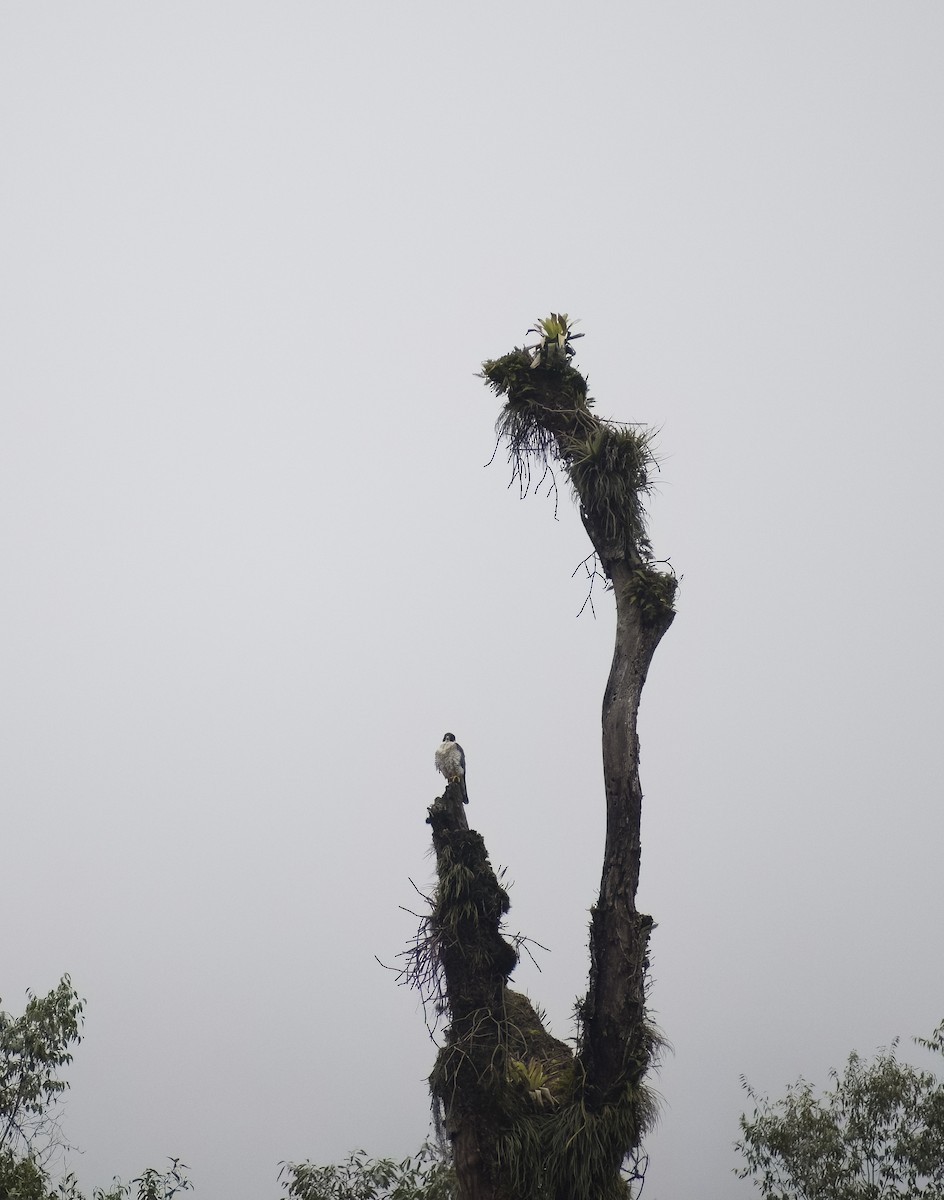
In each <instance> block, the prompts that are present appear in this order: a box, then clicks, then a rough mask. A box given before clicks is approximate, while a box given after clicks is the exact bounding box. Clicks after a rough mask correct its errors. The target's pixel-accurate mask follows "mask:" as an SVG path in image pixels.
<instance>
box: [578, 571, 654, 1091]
mask: <svg viewBox="0 0 944 1200" xmlns="http://www.w3.org/2000/svg"><path fill="white" fill-rule="evenodd" d="M639 570H640V568H639V567H638V566H634V565H633V564H630V563H626V562H625V561H624V562H622V563H615V564H610V567H609V574H610V578H611V579H612V581H613V590H614V593H615V597H616V645H615V649H614V653H613V662H612V665H611V667H610V676H609V680H608V682H607V686H606V692H605V694H604V698H603V776H604V786H605V789H606V845H605V849H604V856H603V871H602V876H601V880H600V895H599V898H598V900H597V903H596V905H595V906H594V909H593V915H592V919H591V925H590V987H589V991H588V994H587V999H586V1002H585V1005H584V1009H583V1025H584V1028H583V1040H582V1045H581V1060H582V1061H583V1064H584V1067H585V1069H586V1078H587V1090H588V1101H589V1102H591V1103H592V1104H593V1105H594V1106H599V1105H601V1104H607V1103H612V1102H614V1101H615V1100H617V1099H618V1098H619V1096H620V1094H621V1093H625V1090H626V1087H627V1085H630V1086H633V1087H634V1086H636V1085H638V1083H639V1082H640V1081H641V1079H642V1076H643V1075H644V1074H645V1071H646V1068H647V1066H648V1063H649V1058H650V1053H651V1049H652V1047H651V1041H650V1038H649V1035H648V1033H647V1029H646V1024H645V976H646V967H647V965H648V959H647V948H648V942H649V933H650V930H651V929H652V918H651V917H649V916H646V915H645V914H643V913H639V912H637V910H636V890H637V888H638V885H639V865H640V852H641V845H640V825H641V819H642V787H641V784H640V780H639V737H638V734H637V730H636V720H637V715H638V712H639V700H640V695H641V693H642V688H643V685H644V683H645V682H646V674H647V672H648V670H649V664H650V663H651V661H652V656H653V654H654V653H655V650H656V647H657V646H658V644H659V642H660V641H661V639H662V636H663V635H664V633H665V632H666V630H667V629H668V627H669V625H670V624H671V622H672V618H673V615H674V614H673V613H672V612H671V611H665V612H663V613H662V614H660V615H659V616H658V617H657V619H655V620H653V621H646V620H645V619H644V616H643V610H642V609H641V607H640V604H639V599H638V579H639V576H638V571H639Z"/></svg>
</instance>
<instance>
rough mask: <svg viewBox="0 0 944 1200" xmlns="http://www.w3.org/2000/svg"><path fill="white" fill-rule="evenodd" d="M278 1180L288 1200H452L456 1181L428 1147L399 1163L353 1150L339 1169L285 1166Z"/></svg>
mask: <svg viewBox="0 0 944 1200" xmlns="http://www.w3.org/2000/svg"><path fill="white" fill-rule="evenodd" d="M279 1179H280V1180H281V1182H282V1186H283V1187H284V1188H285V1190H286V1193H287V1195H288V1196H289V1197H291V1200H453V1198H454V1196H455V1190H456V1189H455V1175H454V1173H453V1171H452V1168H451V1167H450V1166H448V1165H447V1163H446V1162H445V1160H444V1158H443V1156H442V1155H441V1154H440V1153H439V1152H438V1151H437V1150H436V1148H435V1147H434V1146H431V1145H429V1143H427V1144H426V1145H425V1146H423V1148H422V1149H421V1150H420V1152H419V1154H417V1155H415V1156H414V1157H412V1158H405V1159H403V1160H402V1161H401V1162H397V1161H396V1160H394V1159H392V1158H368V1157H367V1156H366V1155H365V1153H364V1151H363V1150H355V1151H354V1152H353V1153H352V1154H350V1155H349V1156H348V1157H347V1158H346V1159H345V1160H344V1162H342V1163H334V1164H331V1165H329V1166H316V1165H314V1164H313V1163H309V1162H305V1163H284V1164H283V1166H282V1170H281V1171H280V1172H279Z"/></svg>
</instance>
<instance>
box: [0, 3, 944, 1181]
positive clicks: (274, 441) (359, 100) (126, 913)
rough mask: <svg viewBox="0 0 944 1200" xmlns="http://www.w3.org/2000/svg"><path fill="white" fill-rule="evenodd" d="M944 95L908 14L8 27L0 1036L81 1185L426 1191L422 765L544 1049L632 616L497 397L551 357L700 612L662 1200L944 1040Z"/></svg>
mask: <svg viewBox="0 0 944 1200" xmlns="http://www.w3.org/2000/svg"><path fill="white" fill-rule="evenodd" d="M942 60H944V12H942V9H941V7H940V6H939V5H937V4H932V3H929V2H923V3H922V2H915V3H912V4H908V5H900V4H891V3H871V4H866V5H863V4H859V3H852V2H828V3H823V4H815V5H813V4H809V5H801V4H788V5H769V4H757V3H748V2H746V0H740V2H732V0H723V2H721V3H714V4H711V5H702V4H694V3H665V4H659V5H655V4H647V3H637V2H629V3H622V4H616V3H589V4H586V5H583V6H581V7H579V8H574V7H573V6H568V5H563V4H559V3H550V4H544V5H540V6H526V5H508V4H497V3H485V4H477V5H462V6H453V5H443V4H431V3H405V4H399V5H387V4H380V3H373V4H351V5H345V6H341V5H326V4H312V3H299V2H297V0H295V2H293V0H286V2H282V3H279V4H277V5H271V4H266V5H263V4H250V3H241V2H239V0H230V2H228V3H210V2H205V0H192V2H190V3H187V4H182V3H173V2H171V3H163V4H160V5H155V4H152V5H126V4H118V3H99V2H96V0H88V2H86V3H83V4H76V5H38V4H28V3H9V4H6V5H4V6H3V7H2V8H0V105H2V109H0V111H2V114H3V119H2V122H0V149H2V162H3V171H2V179H3V182H2V190H0V197H2V213H3V217H2V234H0V236H2V263H3V266H2V271H0V296H2V304H3V313H2V321H0V356H2V358H0V362H2V431H0V534H2V544H3V547H4V549H3V559H4V564H5V572H4V574H5V582H4V586H3V589H2V592H0V654H2V677H3V687H2V704H3V713H2V729H3V738H2V742H3V753H2V759H0V761H2V793H3V812H4V818H3V833H4V836H3V842H2V867H0V911H2V912H3V914H4V922H3V924H4V929H5V937H4V952H3V954H2V956H0V996H2V998H3V1008H4V1009H5V1010H7V1011H13V1012H19V1011H21V1009H22V1006H23V1003H24V1001H25V991H26V989H27V988H32V989H33V990H34V991H36V992H45V991H46V990H48V989H49V988H51V987H53V986H54V985H55V983H56V981H57V980H58V978H59V976H60V975H61V974H62V973H63V972H64V971H68V972H70V973H71V975H72V978H73V980H74V982H75V984H76V986H77V987H78V989H79V991H80V992H81V994H82V995H83V996H85V997H87V999H88V1009H87V1023H86V1030H85V1034H86V1036H85V1039H84V1041H83V1043H82V1045H81V1046H80V1047H78V1049H77V1051H76V1055H75V1062H74V1064H73V1066H72V1068H71V1069H70V1072H69V1078H70V1080H71V1083H72V1089H71V1092H70V1094H69V1099H68V1102H67V1105H66V1107H65V1111H64V1117H63V1128H64V1132H65V1134H66V1136H67V1137H68V1138H69V1139H70V1140H71V1141H72V1142H74V1143H75V1144H76V1145H77V1146H78V1147H80V1148H81V1149H82V1150H83V1151H84V1153H83V1154H81V1155H78V1154H76V1155H74V1156H73V1157H72V1160H71V1161H72V1165H73V1166H74V1168H75V1170H76V1172H77V1174H78V1175H79V1178H80V1181H81V1182H82V1184H83V1186H85V1187H87V1188H88V1189H89V1190H90V1189H91V1187H92V1186H93V1185H95V1184H102V1183H105V1182H107V1181H108V1180H109V1179H110V1177H111V1175H112V1174H113V1173H115V1172H117V1173H119V1174H121V1175H122V1176H124V1177H125V1178H128V1177H130V1176H131V1175H133V1174H135V1173H137V1172H139V1171H140V1170H141V1169H142V1168H143V1167H144V1166H146V1165H155V1166H160V1165H162V1163H163V1162H164V1160H165V1158H166V1156H168V1155H177V1156H179V1157H180V1158H182V1159H183V1160H184V1161H185V1162H186V1163H188V1164H189V1165H190V1167H191V1175H192V1178H193V1180H194V1182H195V1184H196V1188H197V1191H196V1194H197V1195H198V1196H202V1197H208V1198H212V1197H217V1196H227V1197H233V1198H234V1200H262V1198H264V1197H272V1198H273V1200H274V1197H275V1196H276V1195H277V1193H278V1188H277V1184H276V1176H277V1172H278V1164H279V1162H280V1161H281V1160H285V1159H296V1160H297V1159H304V1158H311V1159H313V1160H315V1161H321V1162H324V1161H331V1160H334V1159H337V1158H340V1157H341V1156H343V1155H344V1154H345V1153H346V1152H347V1151H348V1150H350V1149H352V1148H354V1147H356V1146H363V1147H364V1148H365V1149H366V1150H367V1151H368V1152H369V1153H372V1154H394V1155H398V1156H402V1155H406V1154H408V1153H410V1152H412V1151H413V1150H415V1149H416V1148H417V1147H418V1145H419V1144H420V1142H421V1141H422V1140H423V1138H424V1137H425V1135H426V1130H427V1120H428V1094H427V1089H426V1084H425V1077H426V1075H427V1074H428V1072H429V1070H430V1069H431V1066H432V1062H433V1058H434V1054H435V1047H434V1046H433V1045H432V1043H431V1042H430V1039H429V1036H428V1034H427V1032H426V1030H425V1028H424V1025H423V1019H422V1012H421V1010H420V1008H419V1005H418V1001H417V998H416V997H415V995H414V994H412V993H410V992H409V991H408V990H406V989H402V988H398V987H397V986H396V983H395V979H394V976H393V974H392V973H390V972H387V971H384V970H383V969H382V967H381V966H379V965H378V963H377V961H376V958H375V956H376V957H377V958H380V959H381V960H382V961H383V962H384V963H387V964H391V965H396V963H397V957H396V956H397V954H398V953H399V952H400V951H401V950H402V948H403V946H404V944H405V942H406V941H407V939H408V938H409V937H410V936H411V934H412V932H413V931H414V927H415V920H414V918H412V917H411V916H410V915H409V914H408V913H406V912H404V911H403V910H402V908H401V906H405V907H407V908H414V909H415V908H416V907H417V906H418V903H419V901H418V898H417V895H416V892H415V890H414V888H413V886H412V885H411V881H413V882H414V883H415V884H416V886H417V887H419V888H420V889H421V890H422V889H428V887H429V884H430V879H431V870H432V864H431V862H430V860H429V858H428V855H427V850H428V840H429V839H428V832H429V831H428V828H427V826H426V825H425V823H424V822H425V816H426V808H427V806H428V805H429V804H430V803H431V801H432V800H433V798H434V797H435V796H436V795H437V793H438V791H440V790H441V788H440V786H439V783H440V782H441V781H439V780H438V778H437V776H436V775H435V773H434V770H433V766H432V754H433V751H434V749H435V746H436V745H437V744H438V742H439V740H440V738H441V735H442V733H443V731H444V730H446V729H450V730H454V731H455V732H456V734H457V736H458V738H459V740H460V741H461V742H462V744H463V746H464V747H465V751H466V754H467V757H468V760H469V778H470V797H471V803H470V807H469V819H470V822H471V823H472V825H473V826H474V827H475V828H477V829H478V830H479V831H480V832H481V833H482V834H483V836H484V837H485V840H486V843H487V845H488V847H489V850H490V853H491V857H492V862H493V864H494V865H495V866H496V867H497V868H498V867H505V868H507V870H508V874H509V878H510V879H511V880H512V881H513V887H512V890H511V898H512V906H513V907H512V910H511V913H510V918H509V923H510V927H511V928H512V929H513V930H520V931H522V932H524V933H526V934H528V935H530V936H531V937H533V938H535V939H536V940H537V941H538V942H541V943H543V944H544V945H545V946H547V947H548V948H549V950H550V953H547V954H543V955H541V956H540V964H541V968H542V971H541V972H540V973H538V971H537V970H536V969H534V968H533V967H531V966H530V965H529V964H524V965H522V967H521V968H519V970H518V971H517V972H516V975H515V978H514V981H513V982H514V983H515V984H516V985H517V986H521V987H523V988H525V989H526V990H527V991H528V992H529V994H530V995H531V996H532V998H533V999H535V1000H536V1001H537V1002H538V1003H540V1004H541V1005H543V1006H544V1007H545V1008H546V1010H547V1012H548V1014H549V1018H550V1022H551V1027H552V1029H553V1032H554V1033H556V1034H557V1035H558V1036H561V1037H567V1036H570V1035H571V1034H572V1033H573V1029H572V1026H571V1024H570V1016H571V1011H572V1007H573V1003H574V1000H575V999H576V998H577V997H578V995H580V994H582V992H583V991H584V990H585V987H586V968H587V960H586V937H587V922H588V909H589V907H590V905H591V904H592V902H593V899H594V895H595V890H596V887H597V885H598V882H599V870H600V861H601V856H602V839H603V819H604V812H603V793H602V771H601V765H600V747H599V719H600V703H601V700H602V694H603V687H604V683H605V679H606V672H607V670H608V666H609V659H610V655H611V653H612V636H613V619H612V614H611V611H610V597H609V596H608V595H607V594H606V593H604V592H602V591H601V592H599V594H597V595H595V597H594V603H595V608H596V619H594V618H593V617H592V616H591V615H590V614H589V613H588V612H585V613H584V615H583V616H582V617H580V619H579V620H578V619H576V615H577V613H578V611H579V609H580V607H581V605H582V604H583V601H584V598H585V595H586V587H585V584H584V583H583V582H582V581H581V579H580V577H579V575H578V576H577V577H576V578H574V579H572V578H571V575H572V572H573V571H574V569H575V568H576V567H577V566H578V564H579V563H580V561H581V560H582V559H583V558H584V557H585V555H586V554H587V553H588V551H589V546H588V544H587V541H586V538H585V535H584V533H583V530H582V528H581V525H580V521H579V519H578V517H577V515H576V512H575V511H574V508H573V505H572V503H571V502H570V500H569V499H568V498H566V497H563V498H562V499H561V501H560V504H559V508H558V513H557V518H558V519H557V520H555V513H554V503H553V500H552V499H550V498H547V497H538V498H533V497H532V498H531V499H529V500H528V501H527V502H525V503H522V502H520V501H519V499H518V496H517V492H516V491H515V490H514V489H512V490H510V491H509V490H508V489H507V484H508V478H509V472H508V470H507V467H506V465H505V464H504V461H503V458H502V455H501V452H499V455H498V458H497V460H496V462H495V463H494V464H493V465H492V466H491V467H490V468H488V469H487V470H485V469H483V467H484V464H485V463H486V462H487V461H488V460H489V458H490V457H491V455H492V451H493V448H494V434H493V425H494V421H495V417H496V415H497V404H496V401H495V399H494V397H493V396H492V395H491V394H490V393H489V392H488V391H487V390H486V389H485V388H484V386H483V384H482V382H481V380H479V379H477V378H476V377H475V372H476V371H477V370H478V369H479V365H480V363H481V361H482V360H483V359H484V358H487V357H492V356H497V355H499V354H501V353H504V352H505V351H507V350H509V349H511V348H512V346H514V345H515V344H520V343H521V341H522V340H523V338H524V336H525V331H526V329H527V328H528V326H529V325H530V324H532V322H533V321H534V320H535V319H536V318H537V317H539V316H542V315H545V314H547V313H548V312H549V311H551V310H552V309H555V310H565V311H567V312H569V313H570V314H571V316H572V317H578V318H580V319H581V321H582V324H581V325H580V327H579V328H580V329H581V330H583V331H584V332H585V333H586V335H587V336H586V337H585V338H584V339H583V340H582V341H580V342H579V343H577V346H578V349H579V353H578V357H577V364H578V365H579V366H580V367H581V369H582V370H583V371H584V372H585V373H586V374H588V376H589V380H590V390H591V393H592V394H593V395H594V396H595V397H596V400H597V411H598V412H599V413H600V414H601V415H602V416H607V417H613V418H616V419H619V420H625V421H633V422H641V423H644V424H647V425H651V426H654V427H656V428H657V429H658V430H659V435H658V448H659V452H660V456H661V459H662V462H661V474H660V477H659V489H658V492H657V494H656V495H655V496H654V498H653V502H652V505H651V514H652V516H651V534H652V539H653V543H654V546H655V550H656V553H657V555H658V556H659V557H660V558H668V559H670V560H671V562H672V564H673V566H674V567H675V569H676V570H677V571H678V572H679V574H680V575H681V576H682V586H681V590H680V593H679V601H678V608H679V614H678V617H677V619H676V621H675V624H674V625H673V627H672V629H671V630H670V632H669V634H668V635H667V637H666V638H665V640H664V641H663V643H662V645H661V646H660V648H659V650H658V652H657V654H656V658H655V661H654V663H653V666H652V669H651V672H650V677H649V682H648V685H647V688H646V691H645V693H644V696H643V709H642V715H641V737H642V755H643V757H642V772H643V786H644V789H645V792H646V802H645V811H644V828H643V873H642V885H641V889H640V895H639V902H640V905H641V907H642V908H643V909H644V910H645V911H647V912H650V913H651V914H652V915H653V917H654V918H655V920H656V922H657V925H658V928H657V930H656V932H655V935H654V937H653V942H652V963H653V966H652V973H653V979H654V983H653V990H652V1004H653V1007H654V1010H655V1017H656V1019H657V1021H658V1023H659V1025H660V1026H661V1028H662V1029H663V1031H664V1033H665V1035H666V1036H667V1038H668V1039H669V1041H670V1042H671V1043H672V1046H673V1047H674V1052H673V1053H672V1054H671V1055H669V1056H668V1058H667V1059H666V1061H665V1064H664V1066H663V1068H662V1071H661V1073H660V1075H659V1077H658V1079H657V1081H656V1086H657V1088H658V1090H659V1091H660V1093H661V1094H662V1096H663V1097H664V1107H663V1116H662V1121H661V1124H660V1127H659V1130H658V1132H657V1133H656V1135H655V1136H654V1137H652V1138H651V1139H650V1142H649V1146H648V1148H649V1150H650V1153H651V1158H652V1165H651V1170H650V1175H649V1179H648V1181H647V1184H646V1196H647V1200H684V1198H685V1197H694V1196H698V1197H699V1200H727V1198H729V1197H737V1196H746V1195H749V1194H750V1189H749V1188H748V1185H746V1184H743V1183H739V1182H738V1181H737V1180H736V1179H735V1178H734V1176H733V1174H732V1168H733V1167H735V1166H736V1165H737V1161H738V1160H737V1157H736V1155H735V1153H734V1151H733V1149H732V1143H733V1141H734V1140H735V1138H736V1137H737V1133H738V1129H737V1118H738V1114H739V1113H740V1112H741V1111H742V1109H743V1107H744V1104H745V1100H746V1097H745V1096H744V1093H743V1092H742V1091H741V1088H740V1085H739V1077H740V1076H741V1075H745V1076H747V1078H748V1079H749V1080H750V1081H751V1083H752V1084H753V1085H754V1086H755V1087H756V1088H757V1089H758V1090H760V1091H762V1092H765V1091H766V1092H770V1093H772V1094H774V1095H777V1094H780V1093H781V1092H782V1091H783V1089H784V1086H785V1084H786V1083H787V1082H789V1081H791V1080H792V1079H795V1078H796V1076H797V1075H798V1074H800V1073H801V1072H802V1073H803V1074H804V1075H805V1076H806V1077H807V1078H810V1079H811V1080H813V1081H814V1082H816V1083H818V1084H819V1083H825V1082H826V1072H827V1070H828V1068H829V1067H830V1066H834V1065H840V1064H841V1063H842V1061H843V1060H844V1058H845V1056H846V1054H847V1053H848V1051H849V1050H850V1049H852V1048H853V1047H857V1048H858V1049H859V1050H860V1051H862V1052H863V1053H869V1052H871V1051H872V1050H874V1049H875V1048H876V1047H878V1046H880V1045H884V1044H887V1043H888V1042H889V1040H890V1039H891V1038H892V1037H894V1036H895V1035H896V1034H902V1035H903V1036H904V1037H905V1038H906V1039H907V1038H908V1037H910V1036H911V1035H913V1034H927V1033H929V1032H930V1031H931V1029H932V1028H933V1027H934V1026H935V1025H936V1024H937V1023H938V1022H939V1021H940V1020H941V1018H942V1017H944V965H942V959H941V955H940V940H941V939H940V926H941V913H942V885H941V871H940V853H941V851H940V848H941V845H942V841H944V818H942V815H941V804H940V798H941V784H940V779H939V773H940V772H939V762H938V760H939V757H940V754H939V729H940V722H941V715H942V712H941V709H942V702H941V687H940V678H941V669H942V645H941V635H940V617H939V611H938V610H939V606H940V593H941V586H942V554H941V534H940V517H941V505H940V501H939V490H940V465H939V460H940V446H941V441H942V436H944V421H942V417H941V397H942V383H944V367H942V354H941V336H942V329H944V303H942V283H941V280H942V277H944V233H942V230H944V222H942V212H944V166H942V115H944V61H942Z"/></svg>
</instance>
